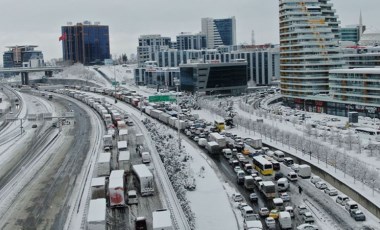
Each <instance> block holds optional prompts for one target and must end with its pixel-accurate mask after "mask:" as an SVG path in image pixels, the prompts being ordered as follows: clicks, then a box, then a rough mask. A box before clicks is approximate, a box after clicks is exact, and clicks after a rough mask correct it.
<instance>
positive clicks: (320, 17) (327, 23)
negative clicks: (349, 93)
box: [279, 0, 344, 106]
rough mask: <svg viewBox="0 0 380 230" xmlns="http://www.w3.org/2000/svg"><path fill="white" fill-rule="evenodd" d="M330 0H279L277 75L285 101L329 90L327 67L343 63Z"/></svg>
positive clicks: (336, 22)
mask: <svg viewBox="0 0 380 230" xmlns="http://www.w3.org/2000/svg"><path fill="white" fill-rule="evenodd" d="M330 2H331V1H330V0H306V1H301V0H300V1H295V0H280V1H279V14H280V77H281V84H280V87H281V94H282V95H283V98H284V103H285V104H287V105H290V106H294V104H295V103H296V104H301V105H303V104H304V100H305V99H306V98H307V97H308V96H310V95H315V94H328V93H329V70H331V69H336V68H341V67H342V66H343V65H344V61H343V60H342V55H341V54H340V49H339V48H338V47H337V44H338V40H339V21H338V19H337V16H336V15H335V10H334V9H332V6H333V5H332V3H330Z"/></svg>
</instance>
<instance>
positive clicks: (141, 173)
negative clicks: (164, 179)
mask: <svg viewBox="0 0 380 230" xmlns="http://www.w3.org/2000/svg"><path fill="white" fill-rule="evenodd" d="M132 171H133V176H134V177H133V182H134V184H135V187H136V188H137V189H138V190H139V191H140V193H141V196H149V195H154V179H153V174H152V173H151V172H150V171H149V169H148V167H147V166H146V165H144V164H139V165H133V166H132Z"/></svg>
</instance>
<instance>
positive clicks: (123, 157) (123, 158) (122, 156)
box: [118, 151, 131, 173]
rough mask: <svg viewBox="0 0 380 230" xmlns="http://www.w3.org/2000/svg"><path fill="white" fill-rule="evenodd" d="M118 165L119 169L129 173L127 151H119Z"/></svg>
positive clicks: (129, 164)
mask: <svg viewBox="0 0 380 230" xmlns="http://www.w3.org/2000/svg"><path fill="white" fill-rule="evenodd" d="M118 163H119V169H122V170H124V171H125V172H126V173H129V172H130V170H131V153H130V152H129V151H120V152H119V159H118Z"/></svg>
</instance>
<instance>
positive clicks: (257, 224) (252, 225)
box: [245, 220, 263, 229]
mask: <svg viewBox="0 0 380 230" xmlns="http://www.w3.org/2000/svg"><path fill="white" fill-rule="evenodd" d="M245 223H246V225H247V229H262V228H263V224H262V223H261V221H259V220H248V221H245Z"/></svg>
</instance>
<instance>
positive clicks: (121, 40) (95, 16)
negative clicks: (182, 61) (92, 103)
mask: <svg viewBox="0 0 380 230" xmlns="http://www.w3.org/2000/svg"><path fill="white" fill-rule="evenodd" d="M331 2H332V3H333V4H334V9H336V11H337V14H338V16H339V20H340V21H341V25H342V26H344V25H352V24H358V21H359V12H360V10H362V14H363V23H364V24H365V25H367V26H368V27H369V28H370V29H371V30H378V29H379V28H380V26H378V25H377V23H378V19H379V17H377V18H376V14H378V9H379V7H380V1H379V0H331ZM0 3H1V5H2V7H1V8H2V12H1V14H0V21H1V23H0V34H1V36H0V47H1V49H2V51H5V50H6V48H5V47H6V46H11V45H24V44H29V45H38V46H39V47H38V49H39V50H42V51H43V53H44V56H45V60H50V59H51V58H60V57H62V48H61V47H62V46H61V43H60V42H58V37H59V36H60V33H61V26H62V25H66V23H67V22H69V21H70V22H73V23H77V22H83V21H84V20H89V21H92V22H94V21H100V22H101V24H103V25H108V26H109V28H110V43H111V44H110V46H111V54H117V55H119V54H121V53H127V54H128V55H129V54H131V53H136V46H137V43H138V42H137V39H138V36H139V35H143V34H161V35H163V36H170V37H172V40H174V39H175V35H177V34H178V33H180V32H199V31H200V30H201V18H202V17H213V18H224V17H230V16H235V17H236V27H237V31H236V35H237V42H238V43H243V42H247V43H250V42H251V31H252V30H254V31H255V39H256V43H257V44H262V43H278V0H238V1H231V0H214V1H211V0H187V1H184V0H145V1H141V0H128V1H127V0H111V1H105V0H59V1H57V0H35V1H30V0H23V1H22V0H0ZM376 19H377V20H376ZM0 59H1V64H2V55H1V57H0Z"/></svg>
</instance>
